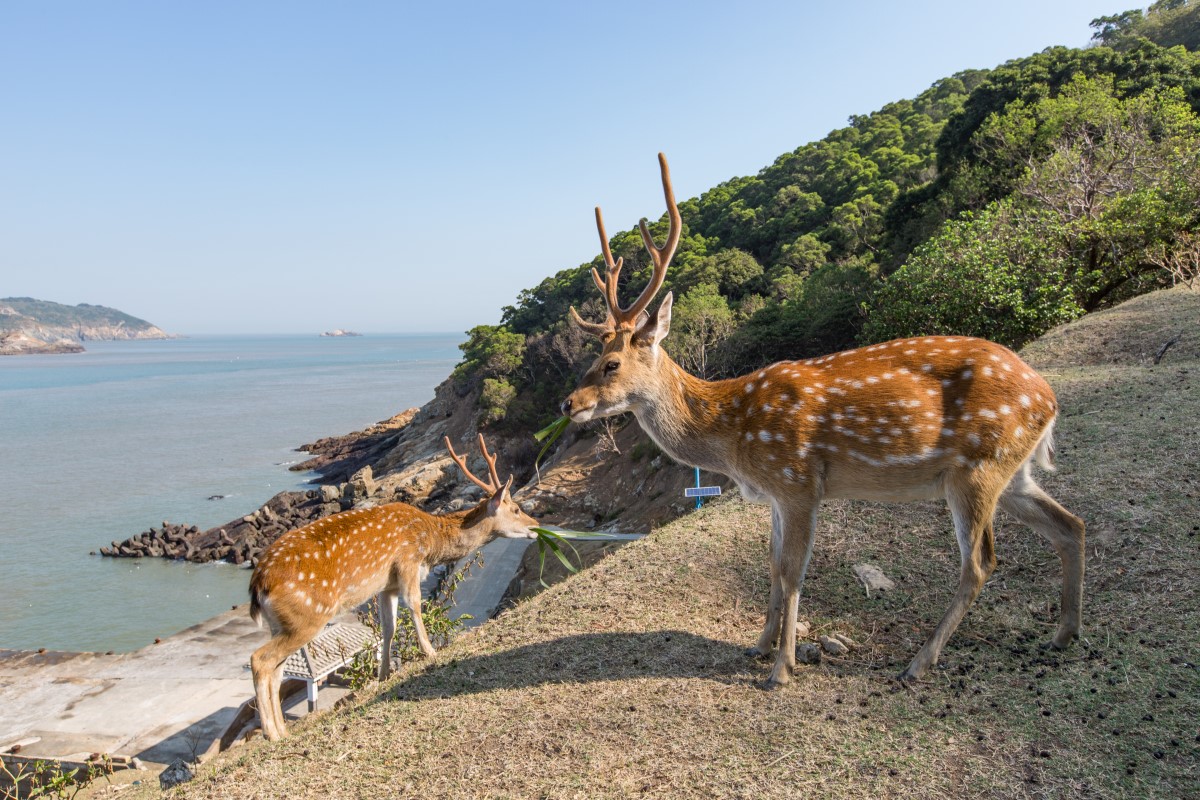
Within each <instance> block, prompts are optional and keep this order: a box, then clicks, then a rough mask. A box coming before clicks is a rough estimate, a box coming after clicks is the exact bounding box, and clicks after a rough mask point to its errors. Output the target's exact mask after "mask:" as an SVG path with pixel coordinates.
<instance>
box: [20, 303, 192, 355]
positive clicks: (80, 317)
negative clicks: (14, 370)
mask: <svg viewBox="0 0 1200 800" xmlns="http://www.w3.org/2000/svg"><path fill="white" fill-rule="evenodd" d="M170 338H172V337H171V335H170V334H168V333H167V332H165V331H163V330H161V329H160V328H158V327H156V326H154V325H151V324H150V323H149V322H147V321H146V320H144V319H138V318H137V317H133V316H130V315H129V314H126V313H124V312H123V311H118V310H116V309H115V308H108V307H106V306H94V305H91V304H89V303H80V304H79V305H77V306H67V305H63V304H62V303H53V302H50V301H48V300H35V299H33V298H32V297H4V298H0V355H5V356H10V355H29V354H34V353H82V352H83V350H84V348H83V344H82V342H85V341H88V340H94V341H96V340H113V339H170Z"/></svg>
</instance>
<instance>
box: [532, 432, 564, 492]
mask: <svg viewBox="0 0 1200 800" xmlns="http://www.w3.org/2000/svg"><path fill="white" fill-rule="evenodd" d="M570 424H571V418H570V417H559V418H558V419H556V420H554V422H551V423H550V424H549V425H547V426H546V427H544V428H542V429H541V430H540V431H538V432H537V433H535V434H534V435H533V438H534V439H535V440H537V441H539V442H540V441H543V440H545V442H546V443H545V444H543V445H542V449H541V450H539V451H538V454H537V458H535V459H534V460H533V468H534V470H537V469H538V465H539V464H541V463H542V456H544V455H546V451H547V450H549V449H550V447H551V446H552V445H553V444H554V443H555V442H557V441H558V437H560V436H562V432H563V431H564V430H566V428H567V426H568V425H570ZM541 477H542V473H541V471H538V479H539V480H541Z"/></svg>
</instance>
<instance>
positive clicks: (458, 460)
mask: <svg viewBox="0 0 1200 800" xmlns="http://www.w3.org/2000/svg"><path fill="white" fill-rule="evenodd" d="M442 440H443V441H444V442H445V443H446V449H447V450H449V451H450V458H452V459H454V463H455V464H458V468H459V469H461V470H462V471H463V474H464V475H466V476H467V478H468V479H469V480H470V481H471V482H472V483H474V484H475V485H476V486H478V487H479V488H480V489H483V490H484V491H485V492H487V493H488V494H495V493H496V491H497V490H499V488H500V476H499V475H497V474H496V456H495V455H494V454H491V453H488V450H487V444H486V443H484V441H483V434H482V433H481V434H479V450H480V452H481V453H483V460H484V461H486V462H487V465H488V473H490V474H489V479H490V480H489V482H488V483H484V482H483V481H481V480H479V478H477V477H475V475H474V474H472V473H471V470H469V469H467V462H466V459H465V458H463V457H462V456H460V455H459V454H458V453H456V452H454V445H452V444H450V437H449V436H443V437H442ZM510 480H511V479H510Z"/></svg>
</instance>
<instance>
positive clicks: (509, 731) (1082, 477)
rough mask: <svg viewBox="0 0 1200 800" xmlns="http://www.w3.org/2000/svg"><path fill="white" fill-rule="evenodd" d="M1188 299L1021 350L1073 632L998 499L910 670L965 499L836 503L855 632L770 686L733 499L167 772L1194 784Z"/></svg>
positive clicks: (506, 789)
mask: <svg viewBox="0 0 1200 800" xmlns="http://www.w3.org/2000/svg"><path fill="white" fill-rule="evenodd" d="M1198 323H1200V293H1196V292H1188V291H1183V290H1175V291H1171V292H1164V293H1158V294H1155V295H1151V296H1146V297H1142V298H1139V299H1137V300H1134V301H1132V302H1131V303H1128V304H1126V305H1125V306H1122V307H1120V308H1118V309H1115V310H1113V311H1109V312H1103V313H1099V314H1096V315H1093V316H1091V317H1089V318H1087V319H1084V320H1082V321H1080V322H1078V323H1075V324H1073V325H1070V326H1067V328H1065V329H1060V330H1059V331H1056V332H1054V333H1052V334H1051V335H1050V336H1049V337H1047V338H1046V339H1045V340H1044V341H1042V342H1039V343H1035V344H1034V345H1032V346H1031V347H1030V348H1029V349H1028V351H1027V355H1028V357H1029V359H1030V360H1031V361H1032V362H1033V363H1034V364H1035V365H1036V366H1038V367H1039V368H1040V369H1042V370H1043V371H1044V372H1045V373H1046V374H1047V375H1048V377H1049V378H1050V380H1051V383H1052V384H1053V385H1054V386H1055V388H1056V390H1057V391H1058V393H1059V397H1060V399H1061V401H1062V405H1063V409H1064V410H1063V416H1062V418H1061V419H1060V425H1059V444H1060V447H1059V467H1060V469H1059V472H1058V473H1056V474H1054V475H1047V476H1045V479H1044V481H1043V484H1044V485H1045V486H1046V487H1047V488H1048V489H1049V490H1050V491H1051V492H1052V493H1053V494H1054V495H1056V496H1057V497H1058V498H1059V499H1060V500H1061V501H1062V502H1063V503H1064V504H1065V505H1067V506H1068V507H1069V508H1071V509H1072V510H1074V511H1075V512H1076V513H1078V514H1080V515H1081V516H1082V517H1084V518H1085V519H1086V520H1087V521H1088V523H1089V526H1090V530H1089V535H1090V539H1089V544H1088V557H1089V563H1088V569H1089V572H1088V578H1087V589H1086V596H1085V606H1084V613H1085V617H1084V625H1085V631H1084V634H1085V638H1084V640H1083V641H1082V642H1081V643H1080V644H1079V645H1077V646H1076V647H1075V648H1073V649H1072V650H1070V651H1068V652H1066V653H1064V654H1055V653H1048V652H1044V651H1041V650H1039V649H1038V647H1037V645H1038V643H1039V642H1041V641H1043V640H1045V639H1047V638H1048V637H1049V635H1050V634H1051V633H1052V631H1053V629H1054V622H1055V619H1056V613H1057V612H1056V604H1057V596H1058V586H1059V566H1058V561H1057V559H1056V558H1055V557H1054V555H1053V554H1052V552H1051V551H1050V549H1049V548H1048V547H1047V546H1045V544H1044V543H1043V542H1041V541H1040V540H1039V539H1037V537H1036V536H1035V535H1033V534H1032V533H1030V532H1029V531H1027V530H1026V529H1024V528H1020V527H1018V526H1017V525H1015V524H1014V523H1012V522H1011V521H1010V520H1007V519H1005V518H1004V517H1003V516H1001V517H1000V518H999V519H998V529H997V539H998V544H997V550H998V553H999V555H1000V558H1001V561H1000V565H999V567H998V569H997V571H996V573H995V575H994V576H993V577H992V579H991V580H990V581H989V582H988V585H987V587H986V588H985V589H984V592H983V595H982V596H981V598H980V600H979V602H978V603H977V604H976V605H975V607H974V608H973V609H972V611H971V613H970V615H969V616H968V617H967V619H966V620H965V621H964V623H963V625H962V627H961V628H960V629H959V631H958V633H957V634H956V635H955V636H954V638H953V639H951V641H950V643H949V645H948V646H947V648H946V651H945V652H944V654H943V659H942V668H941V669H939V670H937V671H936V672H935V673H934V674H932V675H931V676H930V677H929V678H928V679H927V680H925V681H924V682H923V683H921V684H920V685H919V686H917V687H916V688H915V689H902V688H900V687H898V686H897V685H896V684H895V683H894V682H893V681H892V676H893V675H894V674H896V673H897V672H898V671H899V669H900V668H901V667H902V666H903V665H904V664H905V663H907V661H908V659H909V658H910V657H911V656H912V655H913V653H914V652H915V651H916V649H917V648H918V647H919V645H920V644H921V642H922V641H923V639H924V638H925V636H926V634H927V633H928V631H929V630H930V629H931V627H932V625H933V624H934V623H935V622H936V620H937V618H938V617H939V616H940V614H941V612H942V611H943V610H944V608H945V607H946V605H947V603H948V602H949V599H950V596H951V593H952V589H953V582H954V580H955V576H956V574H957V561H958V555H957V549H956V547H955V544H954V537H953V534H952V532H951V526H950V520H949V518H948V515H947V514H946V513H945V512H944V509H943V508H942V507H941V505H940V504H937V503H921V504H911V505H906V506H882V505H867V504H859V503H830V504H827V505H826V507H825V508H824V510H823V513H822V518H821V530H820V534H819V537H818V541H817V546H816V552H815V555H814V557H813V564H812V568H811V569H810V572H809V580H808V583H807V585H806V586H805V597H804V598H803V599H802V606H801V612H802V616H803V617H805V618H807V619H809V620H810V621H811V622H812V625H813V628H814V634H816V633H821V632H825V631H829V630H836V631H841V632H844V633H847V634H849V635H850V636H852V637H853V638H854V639H856V640H857V641H858V642H860V643H861V647H859V648H858V649H856V650H854V651H853V652H852V653H851V655H850V656H849V657H848V658H846V659H841V660H839V659H831V658H827V659H826V660H825V662H824V663H822V664H821V665H819V666H805V667H800V668H799V670H798V671H797V674H796V678H795V680H794V682H793V684H792V685H791V686H790V687H788V688H787V689H785V690H784V691H782V692H779V693H776V694H771V695H768V694H764V693H763V692H761V691H760V690H759V689H757V688H756V687H755V682H756V681H757V680H760V679H761V678H763V677H765V675H766V672H767V667H766V666H765V665H763V664H759V663H756V662H753V661H751V660H749V659H747V658H746V657H744V656H743V655H742V648H744V647H745V646H747V645H749V644H750V643H751V642H752V641H753V640H754V638H755V636H756V635H757V632H758V628H759V626H760V625H761V623H762V619H763V607H764V604H765V601H766V595H767V579H766V567H765V563H766V542H767V538H766V531H767V529H768V527H769V521H768V515H767V513H766V510H765V509H764V508H762V507H759V506H750V505H747V504H744V503H743V502H741V501H739V500H737V499H734V498H731V499H729V500H727V501H725V502H723V503H720V504H717V505H714V506H711V507H709V508H708V509H706V510H705V511H703V512H700V513H697V514H694V515H690V516H688V517H685V518H683V519H681V520H678V521H676V522H675V523H672V524H670V525H667V526H666V527H664V528H662V529H661V530H659V531H657V532H656V533H655V534H654V535H653V536H652V537H650V538H649V539H648V540H645V541H642V542H638V543H635V544H633V545H630V546H628V547H625V548H623V549H621V550H620V551H619V552H617V553H616V554H615V555H613V556H612V557H610V558H608V559H606V560H605V561H603V562H601V563H600V564H598V565H597V566H595V567H593V568H592V569H590V570H588V571H587V572H585V573H583V574H581V575H579V576H577V577H575V578H573V579H571V580H568V581H567V582H565V583H563V584H560V585H558V586H555V587H554V588H553V589H551V590H549V591H546V592H544V593H543V594H541V595H538V596H537V597H534V598H533V599H531V600H529V601H527V602H524V603H522V604H521V605H519V606H518V607H517V608H516V609H514V610H513V611H511V612H509V613H507V614H505V615H504V616H502V617H501V618H500V619H498V620H497V621H495V622H493V623H491V624H489V625H486V626H484V628H482V629H481V630H479V631H478V632H477V633H475V634H473V635H470V636H465V637H463V638H462V639H460V640H459V641H458V642H456V643H455V644H454V645H453V646H451V647H449V648H447V649H446V650H444V651H443V652H442V654H441V657H440V659H439V663H438V665H437V666H434V667H426V666H423V665H416V666H412V667H410V668H409V669H408V670H406V671H405V672H404V673H403V674H402V675H401V676H400V678H399V679H398V680H395V681H393V682H392V683H390V684H388V685H387V686H386V687H383V688H382V689H380V688H375V689H372V690H368V691H365V692H364V693H363V695H362V697H361V698H360V700H359V701H358V702H357V703H354V704H351V705H349V706H347V707H346V708H343V709H341V710H339V711H336V712H333V713H328V714H323V715H318V716H317V717H316V718H315V719H312V720H311V721H308V722H306V723H305V724H301V725H296V726H294V728H295V736H294V737H293V738H291V739H289V740H287V741H285V742H282V743H278V744H266V743H261V742H257V743H254V744H251V745H249V746H247V747H244V748H242V749H240V750H237V751H234V752H231V753H228V754H226V755H224V756H222V757H221V758H219V759H218V760H216V761H215V762H214V763H213V764H211V765H208V766H206V767H204V768H202V770H201V772H200V775H199V776H198V778H197V780H196V781H195V782H193V783H191V784H189V785H187V786H185V787H183V788H182V789H180V790H177V791H178V793H179V796H182V797H194V798H200V797H245V798H251V797H263V798H268V797H277V796H279V795H280V793H281V787H286V791H284V792H283V793H284V794H286V795H287V796H289V797H314V798H316V797H321V798H326V797H329V798H334V797H358V796H372V795H378V794H381V793H382V794H383V795H384V796H413V795H418V794H419V795H423V796H428V797H435V796H439V795H442V796H448V797H477V796H478V797H554V798H559V797H563V798H565V797H589V798H590V797H607V796H613V797H625V796H655V797H667V796H669V797H689V796H695V797H710V796H712V797H755V798H758V797H794V796H797V795H798V794H800V793H803V792H812V791H816V792H818V793H819V796H825V797H892V796H897V797H899V796H921V797H947V798H949V797H964V796H972V795H979V794H984V795H989V796H998V797H1009V796H1013V797H1026V796H1051V797H1066V796H1069V797H1077V796H1087V797H1122V796H1128V797H1149V796H1170V797H1185V796H1198V795H1200V778H1198V777H1197V776H1198V775H1200V765H1198V763H1197V762H1198V761H1200V742H1198V741H1197V739H1198V738H1200V737H1198V736H1197V720H1198V719H1200V680H1198V677H1197V671H1196V667H1195V666H1194V664H1195V663H1196V662H1197V661H1198V660H1200V652H1198V650H1200V645H1198V642H1197V638H1198V637H1197V631H1200V614H1198V607H1200V600H1198V599H1197V595H1196V592H1195V587H1196V586H1197V579H1198V577H1200V576H1198V574H1197V573H1198V567H1197V558H1196V555H1197V548H1198V546H1200V531H1198V530H1197V526H1198V523H1200V514H1198V513H1197V506H1198V503H1197V496H1198V492H1200V485H1198V481H1200V469H1198V466H1200V464H1198V462H1200V434H1198V432H1197V424H1196V423H1197V420H1200V380H1198V379H1200V375H1198V374H1197V373H1198V370H1200V325H1198ZM1181 331H1184V332H1185V334H1184V337H1183V339H1182V340H1181V341H1180V342H1179V343H1177V344H1176V345H1175V346H1174V347H1173V348H1172V349H1171V350H1170V351H1169V353H1168V354H1167V356H1166V357H1165V358H1164V360H1163V363H1162V364H1160V365H1159V366H1155V367H1151V366H1150V365H1149V356H1150V355H1153V353H1154V352H1155V351H1156V350H1157V349H1158V347H1159V346H1160V345H1161V344H1162V342H1163V341H1165V340H1166V339H1168V338H1170V337H1171V336H1172V335H1174V334H1175V333H1178V332H1181ZM1114 362H1115V363H1114ZM863 560H870V561H872V562H874V563H876V564H878V565H880V566H881V567H883V569H884V570H885V571H886V572H887V573H888V574H889V575H890V576H892V577H893V578H894V579H895V580H896V582H897V589H896V591H894V592H891V593H889V594H886V595H883V596H876V597H874V598H870V599H868V598H867V597H865V595H864V592H863V590H862V589H861V588H860V587H859V586H858V585H857V584H856V582H855V580H854V577H853V575H852V573H851V570H850V567H851V565H852V564H854V563H856V562H859V561H863Z"/></svg>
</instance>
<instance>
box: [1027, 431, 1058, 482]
mask: <svg viewBox="0 0 1200 800" xmlns="http://www.w3.org/2000/svg"><path fill="white" fill-rule="evenodd" d="M1056 419H1057V418H1055V419H1052V420H1050V424H1049V425H1047V426H1046V430H1044V431H1042V438H1040V439H1038V443H1037V447H1035V448H1034V450H1033V459H1034V461H1036V462H1037V463H1038V466H1039V467H1041V468H1042V469H1044V470H1046V471H1047V472H1053V471H1054V423H1055V421H1056Z"/></svg>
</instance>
